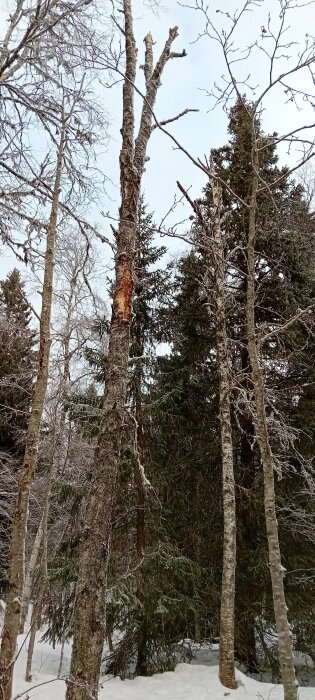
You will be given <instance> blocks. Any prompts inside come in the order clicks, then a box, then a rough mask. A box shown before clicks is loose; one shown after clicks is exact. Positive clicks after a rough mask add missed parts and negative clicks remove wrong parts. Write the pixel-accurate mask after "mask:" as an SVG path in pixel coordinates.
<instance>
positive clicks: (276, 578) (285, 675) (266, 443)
mask: <svg viewBox="0 0 315 700" xmlns="http://www.w3.org/2000/svg"><path fill="white" fill-rule="evenodd" d="M252 164H253V176H252V190H251V197H250V203H249V211H248V244H247V307H246V317H247V342H248V354H249V359H250V365H251V375H252V382H253V390H254V399H255V410H256V416H255V431H256V438H257V443H258V447H259V451H260V457H261V463H262V467H263V475H264V507H265V519H266V528H267V540H268V552H269V568H270V576H271V584H272V594H273V605H274V612H275V619H276V627H277V632H278V650H279V663H280V669H281V677H282V683H283V689H284V698H285V700H296V699H297V687H298V683H297V681H296V678H295V669H294V660H293V649H292V637H291V631H290V626H289V622H288V614H287V606H286V600H285V592H284V573H285V570H284V568H283V566H282V563H281V552H280V544H279V531H278V523H277V515H276V499H275V481H274V459H273V454H272V449H271V445H270V439H269V432H268V423H267V416H266V408H265V401H266V395H265V385H264V373H263V368H262V365H261V361H260V357H259V353H258V345H257V338H256V327H255V241H256V209H257V190H258V171H259V159H258V151H257V144H256V141H255V132H254V125H253V147H252Z"/></svg>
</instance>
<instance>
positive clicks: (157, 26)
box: [0, 0, 315, 276]
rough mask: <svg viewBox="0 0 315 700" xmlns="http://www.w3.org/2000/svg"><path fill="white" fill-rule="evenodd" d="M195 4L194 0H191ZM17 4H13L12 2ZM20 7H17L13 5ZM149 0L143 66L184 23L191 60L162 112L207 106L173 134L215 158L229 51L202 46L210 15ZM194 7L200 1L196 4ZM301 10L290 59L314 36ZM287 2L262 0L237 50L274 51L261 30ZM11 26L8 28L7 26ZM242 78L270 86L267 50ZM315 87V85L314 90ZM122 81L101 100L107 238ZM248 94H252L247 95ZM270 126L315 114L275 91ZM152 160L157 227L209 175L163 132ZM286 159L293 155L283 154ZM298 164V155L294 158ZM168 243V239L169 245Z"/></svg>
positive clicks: (217, 15)
mask: <svg viewBox="0 0 315 700" xmlns="http://www.w3.org/2000/svg"><path fill="white" fill-rule="evenodd" d="M188 2H189V0H188ZM9 4H10V3H9ZM11 4H12V3H11ZM146 4H147V5H148V2H147V3H144V2H143V1H142V0H134V18H135V31H136V36H137V40H138V46H139V55H138V64H139V65H141V63H142V62H143V49H144V44H143V37H144V36H145V34H146V33H147V32H148V31H149V30H150V31H151V33H152V34H153V38H154V40H155V42H156V44H155V46H154V50H155V56H158V54H159V52H160V51H161V49H162V46H163V43H164V41H165V39H166V37H167V34H168V29H169V27H173V26H175V25H177V26H178V30H179V37H178V39H177V40H176V44H175V45H174V50H178V51H181V50H182V49H183V48H185V49H186V51H187V57H186V58H182V59H178V60H174V61H170V62H169V63H168V65H167V67H166V70H165V73H164V75H163V81H162V82H163V84H162V86H161V88H160V91H159V94H158V100H157V104H156V109H155V112H156V115H157V117H158V119H160V120H163V119H167V118H169V117H172V116H174V115H176V114H178V113H179V112H181V111H182V110H184V109H186V108H194V109H199V112H198V113H192V114H188V115H187V116H185V117H183V118H182V119H181V120H180V121H176V122H174V124H172V125H170V126H169V127H168V129H169V130H170V131H172V133H173V134H174V135H175V136H176V138H177V139H178V141H180V143H181V144H182V145H183V146H184V147H185V148H186V149H187V150H189V151H190V152H191V153H192V155H193V156H194V157H200V158H202V157H203V155H204V154H206V155H208V154H209V152H210V149H211V148H213V147H217V146H220V145H222V144H223V143H225V142H226V140H227V131H226V126H227V116H226V114H225V113H224V111H223V110H222V107H217V108H216V109H213V107H214V101H213V100H212V99H211V97H210V96H209V95H208V93H209V92H211V90H212V89H213V86H214V84H215V83H220V81H221V76H222V75H223V73H225V72H226V69H225V66H224V60H223V55H222V51H221V49H220V47H219V45H218V44H217V43H215V42H214V41H211V40H210V39H209V37H207V36H204V37H203V38H201V39H199V40H198V41H196V39H197V37H198V35H199V34H202V33H203V31H204V27H205V24H204V18H203V16H202V14H201V13H198V12H196V11H193V10H191V9H189V8H188V7H185V6H184V3H183V4H179V3H177V2H176V0H161V5H162V6H161V8H160V10H159V12H158V13H153V12H152V11H151V10H150V9H148V6H147V7H146ZM190 4H192V5H193V4H194V0H190ZM296 4H297V5H299V6H300V7H299V9H298V10H294V11H293V10H292V11H291V12H290V13H289V15H288V18H287V22H286V25H288V29H287V33H286V35H285V36H286V42H287V43H290V42H291V41H296V42H297V45H296V46H295V47H291V48H285V49H283V54H284V55H285V56H287V55H289V54H292V53H293V54H296V52H297V50H298V44H299V43H300V44H303V42H304V41H305V35H306V34H307V31H308V30H309V31H312V27H314V25H315V21H314V20H315V6H314V5H313V4H312V3H311V4H309V3H308V2H305V0H297V3H296ZM6 5H7V3H6V1H5V0H0V8H1V9H2V13H1V14H2V16H3V11H4V9H5V7H6ZM209 6H210V8H211V17H212V18H213V19H214V21H215V22H216V25H217V27H218V28H220V27H223V26H227V24H226V23H227V22H228V19H227V18H226V17H225V16H224V15H223V14H222V13H221V12H217V10H220V11H222V10H224V11H225V12H229V13H230V14H232V13H233V12H234V11H235V9H236V8H237V7H239V3H238V2H236V0H224V1H223V0H209ZM279 10H280V3H279V0H262V2H260V3H259V7H255V8H253V11H252V12H251V13H247V14H246V15H245V16H244V17H243V18H242V20H241V22H240V24H239V27H238V29H237V32H236V34H235V47H240V48H241V49H243V50H245V49H246V47H247V46H248V44H249V43H252V42H254V41H255V39H258V40H259V41H260V43H262V46H263V47H266V48H269V47H270V40H269V39H268V37H267V38H266V39H264V40H263V42H262V41H261V27H267V25H268V15H269V14H270V17H271V22H272V27H273V30H274V31H276V30H277V27H278V26H279V22H280V18H279ZM2 29H3V28H2ZM288 65H289V59H288V58H287V57H284V58H283V59H282V62H280V63H279V67H278V68H277V71H279V72H281V71H282V70H283V69H287V67H288ZM236 67H237V69H238V77H241V78H245V77H247V76H248V74H250V77H249V78H248V83H249V84H250V85H251V86H256V87H257V89H256V96H257V95H258V94H259V93H260V91H261V89H262V88H263V87H265V86H266V85H267V82H268V79H269V67H270V66H269V61H268V58H267V57H266V56H265V55H264V53H263V52H262V51H258V49H256V48H254V49H253V52H252V54H251V56H250V58H249V59H248V60H247V62H246V65H243V64H237V66H236ZM294 80H295V83H294V84H295V85H296V86H297V85H299V87H301V88H304V87H305V88H307V89H309V87H310V85H309V82H310V79H309V77H307V76H306V75H305V77H304V76H300V75H299V76H297V77H296V78H294ZM138 85H139V87H140V88H142V87H143V75H142V72H141V71H139V75H138ZM311 88H312V89H313V90H314V85H313V84H312V85H311ZM121 91H122V86H121V83H118V84H117V85H116V86H115V87H113V88H111V89H110V90H105V89H102V94H101V95H100V97H101V99H102V102H103V103H104V105H105V107H106V110H107V112H108V114H109V117H110V137H111V138H110V142H109V145H108V148H107V151H106V152H105V151H103V152H101V153H100V155H99V159H98V166H99V168H100V169H101V170H102V172H104V173H105V174H106V175H107V176H108V177H109V178H110V180H111V183H109V184H108V186H107V194H106V195H104V197H103V198H102V199H101V200H100V202H99V206H98V205H96V206H94V207H93V210H92V211H91V216H92V219H93V220H94V222H95V223H97V222H98V223H99V222H101V224H102V227H103V229H104V233H108V232H109V230H110V228H109V222H107V221H106V220H105V219H102V217H101V214H100V212H101V211H105V212H106V211H108V210H109V211H110V213H111V214H112V215H116V214H117V208H118V203H119V173H118V156H119V149H120V143H121V136H120V127H121ZM244 91H245V90H244ZM136 100H137V113H138V114H139V108H140V98H139V97H137V98H136ZM264 108H265V111H264V115H263V126H264V128H265V130H266V131H271V132H273V131H278V132H280V133H283V132H286V131H290V130H291V129H292V128H295V127H296V126H299V125H300V124H302V123H312V121H314V112H312V110H311V109H310V108H309V106H308V105H307V104H306V103H304V105H303V110H300V111H297V110H296V108H295V107H294V105H292V104H291V103H286V96H285V95H284V92H283V89H281V90H279V89H277V88H275V89H274V90H273V91H272V93H271V94H270V95H269V96H268V98H267V99H266V100H265V101H264ZM148 155H149V157H150V160H149V162H148V164H147V170H146V173H145V176H144V180H143V190H144V191H145V194H146V199H147V201H148V204H149V208H150V210H152V211H154V212H155V218H156V222H157V223H159V221H160V219H161V217H163V216H164V214H165V212H166V211H167V210H168V209H169V207H170V206H171V203H172V201H173V198H174V194H175V192H176V190H177V188H176V180H178V179H179V180H180V181H181V182H182V184H183V185H184V186H185V187H187V188H188V187H191V192H192V195H193V196H197V195H199V194H200V192H201V189H202V187H203V186H204V184H205V182H206V180H205V176H204V174H203V173H202V172H201V171H200V170H198V169H197V168H196V167H195V166H194V165H193V164H192V163H191V162H190V161H189V160H188V159H187V157H186V156H185V155H184V154H182V153H181V152H179V151H178V150H175V149H174V146H173V144H172V142H171V141H170V140H169V139H168V138H167V136H165V135H164V134H162V133H161V132H159V130H158V129H156V130H155V131H154V133H153V135H152V138H151V142H150V145H149V151H148ZM282 158H285V154H284V153H282ZM290 159H291V162H292V160H293V159H294V155H293V154H292V155H291V156H290ZM188 214H189V212H188V210H187V209H184V208H183V209H182V210H178V211H177V212H176V214H175V215H174V217H173V219H170V223H174V220H177V219H183V218H184V217H185V215H188ZM165 242H166V241H165V240H164V243H165ZM167 244H168V246H169V250H170V254H171V255H174V254H175V253H176V251H177V250H178V249H179V248H180V243H179V242H178V241H176V240H172V239H170V240H169V241H168V242H167ZM102 255H104V259H105V258H107V257H108V251H105V249H104V248H102ZM1 262H2V270H1V273H2V274H1V276H3V275H4V274H5V273H6V272H7V270H8V269H9V268H10V267H12V266H13V265H14V260H13V259H12V256H11V255H8V254H6V255H5V257H2V258H1Z"/></svg>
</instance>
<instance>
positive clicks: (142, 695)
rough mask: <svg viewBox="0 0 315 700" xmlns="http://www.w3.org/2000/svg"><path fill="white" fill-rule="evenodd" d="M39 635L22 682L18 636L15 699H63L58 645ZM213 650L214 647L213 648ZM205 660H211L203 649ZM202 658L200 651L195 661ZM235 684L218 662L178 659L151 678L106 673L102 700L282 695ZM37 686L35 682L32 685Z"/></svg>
mask: <svg viewBox="0 0 315 700" xmlns="http://www.w3.org/2000/svg"><path fill="white" fill-rule="evenodd" d="M40 638H41V634H38V637H37V641H36V645H35V650H34V659H33V681H32V682H31V683H26V682H25V681H24V675H25V665H26V647H27V639H25V637H24V636H21V637H20V638H19V646H20V653H19V656H18V659H17V661H16V668H15V676H14V692H13V698H14V700H18V698H19V699H20V698H21V699H22V700H28V699H29V700H64V697H65V683H64V681H63V680H57V679H56V677H57V674H58V667H59V661H60V646H59V647H58V646H56V648H55V649H53V648H52V646H51V645H50V644H48V643H45V642H41V641H40ZM213 651H214V652H215V651H216V650H213ZM70 654H71V647H70V645H69V644H67V645H66V646H65V651H64V664H63V669H62V673H63V674H65V675H66V674H67V673H68V672H69V661H70ZM204 654H205V656H204V662H205V663H209V661H210V662H215V660H216V658H215V654H213V655H212V657H211V659H210V657H209V653H208V656H206V652H204ZM200 659H203V657H202V652H200V654H197V661H200ZM237 680H238V688H237V690H228V689H227V688H224V687H223V686H222V685H221V684H220V682H219V679H218V668H217V666H216V665H210V666H209V665H207V666H206V665H199V664H193V665H188V664H179V665H178V666H177V667H176V669H175V671H174V673H162V674H158V675H156V676H152V677H151V678H136V679H135V680H125V681H121V680H120V679H118V678H106V677H105V678H104V679H103V682H102V685H101V689H100V693H99V698H100V700H210V699H211V700H224V698H227V697H228V696H230V697H229V700H232V699H233V698H235V700H281V699H282V697H283V693H282V687H281V686H275V685H271V684H269V683H260V682H259V681H256V680H253V679H252V678H248V677H247V676H245V675H244V674H242V673H241V672H240V671H237ZM36 686H37V687H36ZM299 697H300V700H315V688H309V687H308V688H300V689H299Z"/></svg>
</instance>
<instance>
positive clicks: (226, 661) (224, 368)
mask: <svg viewBox="0 0 315 700" xmlns="http://www.w3.org/2000/svg"><path fill="white" fill-rule="evenodd" d="M210 183H211V191H212V200H213V209H214V212H213V218H212V223H211V224H209V223H208V221H207V220H206V218H205V217H204V215H203V212H202V210H201V207H200V205H199V203H198V201H196V200H192V199H191V198H190V196H189V194H188V192H187V191H186V190H185V189H184V188H183V187H182V185H181V184H180V183H179V182H178V183H177V184H178V186H179V189H180V190H181V192H182V193H183V195H184V196H185V197H186V199H187V201H188V202H189V203H190V205H191V207H192V209H193V210H194V212H195V214H196V217H197V220H198V222H199V224H200V226H201V230H202V234H203V235H202V247H203V249H204V251H205V259H206V265H207V271H208V273H207V274H208V276H209V278H210V279H209V282H207V284H206V294H207V296H208V299H209V306H210V303H211V301H212V305H213V306H214V312H215V325H216V347H217V366H218V373H219V407H220V415H219V418H220V433H221V454H222V488H223V522H224V533H223V565H222V586H221V612H220V655H219V676H220V680H221V683H222V684H223V685H225V686H226V687H227V688H236V680H235V667H234V606H235V568H236V506H235V483H234V460H233V434H232V421H231V402H230V391H231V378H230V362H229V350H228V341H227V331H226V291H225V277H226V265H225V253H224V243H223V238H222V230H221V189H220V186H219V184H218V181H217V179H216V177H215V172H214V171H212V174H211V176H210Z"/></svg>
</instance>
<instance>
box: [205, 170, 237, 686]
mask: <svg viewBox="0 0 315 700" xmlns="http://www.w3.org/2000/svg"><path fill="white" fill-rule="evenodd" d="M211 188H212V196H213V204H214V217H213V227H212V228H213V239H214V240H213V243H212V242H211V245H212V246H213V259H214V263H215V264H214V275H213V277H214V306H215V314H216V319H215V320H216V345H217V353H218V363H217V366H218V372H219V405H220V428H221V451H222V486H223V523H224V531H223V565H222V586H221V612H220V655H219V676H220V681H221V683H222V684H223V685H225V686H226V687H227V688H236V681H235V666H234V605H235V567H236V513H235V484H234V465H233V437H232V422H231V405H230V391H231V386H230V362H229V350H228V342H227V332H226V304H225V297H226V292H225V277H226V270H225V259H224V245H223V240H222V231H221V191H220V187H219V185H218V183H217V181H216V179H215V178H214V177H213V178H212V179H211Z"/></svg>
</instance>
